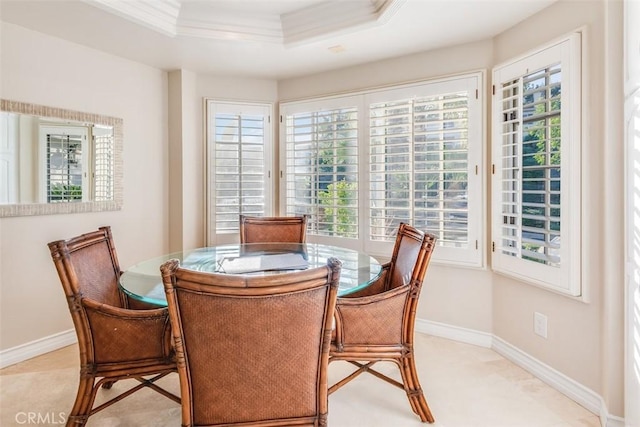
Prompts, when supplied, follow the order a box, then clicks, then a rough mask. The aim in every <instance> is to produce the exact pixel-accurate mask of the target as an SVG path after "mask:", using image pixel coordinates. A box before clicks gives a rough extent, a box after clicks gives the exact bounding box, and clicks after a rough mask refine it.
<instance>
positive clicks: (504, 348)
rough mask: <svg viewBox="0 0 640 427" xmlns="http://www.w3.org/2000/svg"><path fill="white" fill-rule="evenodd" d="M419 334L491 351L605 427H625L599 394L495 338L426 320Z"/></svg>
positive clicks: (418, 325) (418, 323)
mask: <svg viewBox="0 0 640 427" xmlns="http://www.w3.org/2000/svg"><path fill="white" fill-rule="evenodd" d="M416 332H422V333H425V334H429V335H434V336H438V337H442V338H447V339H450V340H453V341H459V342H464V343H467V344H472V345H477V346H480V347H486V348H491V349H493V350H494V351H496V352H497V353H498V354H500V355H501V356H503V357H504V358H505V359H507V360H509V361H511V362H513V363H515V364H516V365H518V366H520V367H521V368H523V369H525V370H527V371H528V372H530V373H532V374H533V375H535V376H536V377H537V378H539V379H540V380H541V381H543V382H545V383H546V384H548V385H549V386H551V387H553V388H554V389H556V390H558V391H559V392H560V393H562V394H564V395H565V396H567V397H568V398H570V399H572V400H573V401H575V402H577V403H578V404H580V405H582V406H584V407H585V408H586V409H587V410H589V411H590V412H593V413H594V414H596V415H598V416H599V417H600V424H601V425H602V426H603V427H624V425H625V424H624V419H623V418H620V417H617V416H615V415H610V414H609V411H608V409H607V406H606V404H605V402H604V399H602V396H600V395H599V394H597V393H596V392H595V391H593V390H591V389H589V388H587V387H585V386H584V385H582V384H580V383H579V382H577V381H575V380H573V379H571V378H569V377H567V376H566V375H564V374H563V373H561V372H559V371H557V370H555V369H553V368H552V367H551V366H549V365H547V364H545V363H543V362H541V361H539V360H538V359H536V358H534V357H532V356H530V355H529V354H527V353H525V352H524V351H522V350H520V349H519V348H517V347H515V346H513V345H511V344H509V343H508V342H506V341H504V340H503V339H501V338H499V337H496V336H495V335H492V334H489V333H487V332H480V331H476V330H473V329H466V328H460V327H458V326H452V325H447V324H445V323H438V322H432V321H429V320H423V319H416Z"/></svg>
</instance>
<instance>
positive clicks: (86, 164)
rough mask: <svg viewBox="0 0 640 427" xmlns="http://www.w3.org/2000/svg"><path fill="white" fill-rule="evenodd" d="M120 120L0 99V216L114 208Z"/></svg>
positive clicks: (119, 164)
mask: <svg viewBox="0 0 640 427" xmlns="http://www.w3.org/2000/svg"><path fill="white" fill-rule="evenodd" d="M122 197H123V192H122V119H118V118H114V117H108V116H102V115H97V114H90V113H83V112H78V111H71V110H64V109H61V108H53V107H46V106H42V105H34V104H27V103H23V102H17V101H9V100H5V99H3V100H1V101H0V217H8V216H23V215H48V214H61V213H78V212H98V211H110V210H118V209H120V208H121V206H122Z"/></svg>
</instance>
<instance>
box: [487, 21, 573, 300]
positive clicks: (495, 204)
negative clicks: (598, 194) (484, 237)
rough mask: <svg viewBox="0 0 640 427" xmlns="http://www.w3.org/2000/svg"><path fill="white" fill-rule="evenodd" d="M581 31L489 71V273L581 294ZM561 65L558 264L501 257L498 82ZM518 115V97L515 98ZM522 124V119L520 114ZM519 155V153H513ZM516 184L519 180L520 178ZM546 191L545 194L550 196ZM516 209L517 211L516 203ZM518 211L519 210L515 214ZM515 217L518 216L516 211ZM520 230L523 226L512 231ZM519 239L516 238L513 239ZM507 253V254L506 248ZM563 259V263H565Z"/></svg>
mask: <svg viewBox="0 0 640 427" xmlns="http://www.w3.org/2000/svg"><path fill="white" fill-rule="evenodd" d="M581 40H582V33H581V32H579V31H578V32H575V33H572V34H570V35H568V36H565V37H562V38H560V39H558V40H556V41H554V42H552V43H549V44H547V45H545V46H543V47H540V48H538V49H536V50H533V51H531V52H529V53H527V54H525V55H522V56H520V57H518V58H514V59H512V60H510V61H507V62H505V63H503V64H500V65H497V66H496V67H494V69H493V84H494V96H493V102H492V112H493V113H492V119H491V128H492V163H493V167H492V180H491V181H492V185H491V194H492V211H493V215H492V224H491V225H492V257H491V259H492V261H491V267H492V270H493V271H494V272H496V273H499V274H502V275H505V276H507V277H511V278H514V279H518V280H520V281H523V282H525V283H529V284H532V285H535V286H539V287H542V288H544V289H548V290H551V291H554V292H557V293H560V294H564V295H568V296H573V297H579V296H581V295H582V276H581V269H582V265H581V263H582V254H581V252H582V251H581V229H582V227H581V224H582V208H581V203H582V126H583V124H582V109H583V105H582V84H583V82H582V79H583V77H582V44H581V43H582V41H581ZM557 63H560V64H561V72H562V81H561V82H562V83H561V84H562V95H561V110H560V111H561V113H560V115H561V122H560V123H561V135H562V139H561V148H560V159H561V160H560V170H561V172H560V207H561V210H560V224H561V225H560V241H561V244H560V252H559V253H560V266H559V267H554V266H549V265H545V264H542V263H539V262H534V261H531V260H527V259H523V258H519V257H517V256H511V255H507V254H504V253H502V246H501V242H502V238H503V236H502V234H501V230H502V219H503V215H502V212H503V209H502V208H503V205H502V200H501V199H502V197H501V196H502V189H503V178H502V174H503V166H502V159H503V155H502V148H503V133H502V127H503V119H502V116H503V108H502V100H503V93H502V84H503V83H506V82H509V81H515V80H518V79H520V80H521V79H523V78H524V77H526V76H527V75H531V74H532V73H535V72H537V71H538V70H543V69H546V68H549V67H551V66H553V65H554V64H557ZM519 100H520V103H519V111H520V112H522V110H523V108H522V103H521V100H522V93H520V95H519ZM519 121H520V123H522V115H519ZM519 129H520V130H519V133H518V136H517V138H518V141H519V146H518V147H519V148H520V149H521V148H522V144H523V140H522V126H520V127H519ZM518 153H519V154H518V156H520V157H522V151H521V150H519V151H518ZM518 182H520V183H521V182H522V177H521V178H520V179H519V181H518ZM549 191H550V190H546V192H545V194H547V195H548V194H550V193H549ZM518 203H519V205H518V208H521V207H522V204H523V201H522V200H520V201H519V202H518ZM520 210H521V209H519V212H520ZM520 215H522V214H521V213H520ZM517 229H518V230H522V224H519V225H518V227H517ZM518 241H519V240H518ZM506 250H510V249H508V248H506ZM565 260H566V261H565Z"/></svg>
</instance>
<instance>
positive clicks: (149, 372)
mask: <svg viewBox="0 0 640 427" xmlns="http://www.w3.org/2000/svg"><path fill="white" fill-rule="evenodd" d="M49 249H50V250H51V257H52V258H53V262H54V264H55V266H56V269H57V271H58V276H59V277H60V281H61V282H62V287H63V289H64V293H65V295H66V297H67V301H68V303H69V310H70V312H71V318H72V319H73V324H74V326H75V329H76V334H77V336H78V347H79V350H80V384H79V386H78V393H77V396H76V400H75V403H74V405H73V408H72V410H71V413H70V414H69V417H68V419H67V426H83V425H85V424H86V422H87V419H88V418H89V417H90V416H92V415H93V414H95V413H96V412H98V411H101V410H102V409H104V408H106V407H108V406H111V405H112V404H114V403H116V402H118V401H119V400H121V399H123V398H124V397H126V396H129V395H130V394H132V393H134V392H136V391H138V390H140V389H142V388H144V387H149V388H151V389H153V390H155V391H157V392H159V393H161V394H163V395H165V396H166V397H169V398H170V399H173V400H174V401H176V402H178V403H180V398H179V397H178V396H175V395H174V394H171V393H169V392H168V391H166V390H164V389H162V388H160V387H158V386H157V385H156V384H154V382H155V381H156V380H158V379H160V378H162V377H164V376H166V375H167V374H169V373H171V372H176V371H177V367H176V362H175V356H174V352H173V350H172V346H171V331H170V322H169V315H168V310H167V309H166V308H156V309H153V310H134V309H131V308H129V300H128V298H127V297H126V295H125V294H124V293H122V292H121V291H120V289H119V287H118V278H119V276H120V266H119V264H118V258H117V255H116V250H115V247H114V244H113V239H112V236H111V230H110V228H109V227H101V228H100V229H99V230H98V231H94V232H91V233H86V234H83V235H81V236H78V237H74V238H71V239H69V240H59V241H55V242H51V243H49ZM149 376H152V378H145V377H149ZM133 378H135V379H137V380H138V381H140V384H137V385H136V386H134V387H133V388H131V389H129V390H127V391H125V392H124V393H122V394H120V395H118V396H117V397H114V398H112V399H110V400H108V401H107V402H105V403H103V404H101V405H99V406H97V407H96V408H93V403H94V400H95V397H96V393H97V392H98V390H99V388H100V386H102V387H103V388H111V386H112V384H113V383H114V382H116V381H118V380H121V379H133ZM96 381H97V382H96Z"/></svg>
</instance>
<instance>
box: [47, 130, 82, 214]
mask: <svg viewBox="0 0 640 427" xmlns="http://www.w3.org/2000/svg"><path fill="white" fill-rule="evenodd" d="M87 134H88V131H87V128H86V127H84V126H78V127H63V126H41V127H40V135H41V138H42V140H43V142H44V144H42V147H43V148H44V150H45V154H44V160H45V173H44V175H43V178H44V179H45V185H43V186H42V189H43V190H44V195H43V197H42V199H43V201H44V202H46V203H60V202H82V201H87V200H89V199H90V196H89V194H88V188H89V185H88V182H89V177H88V174H87V168H88V161H87V159H88V144H87Z"/></svg>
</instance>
